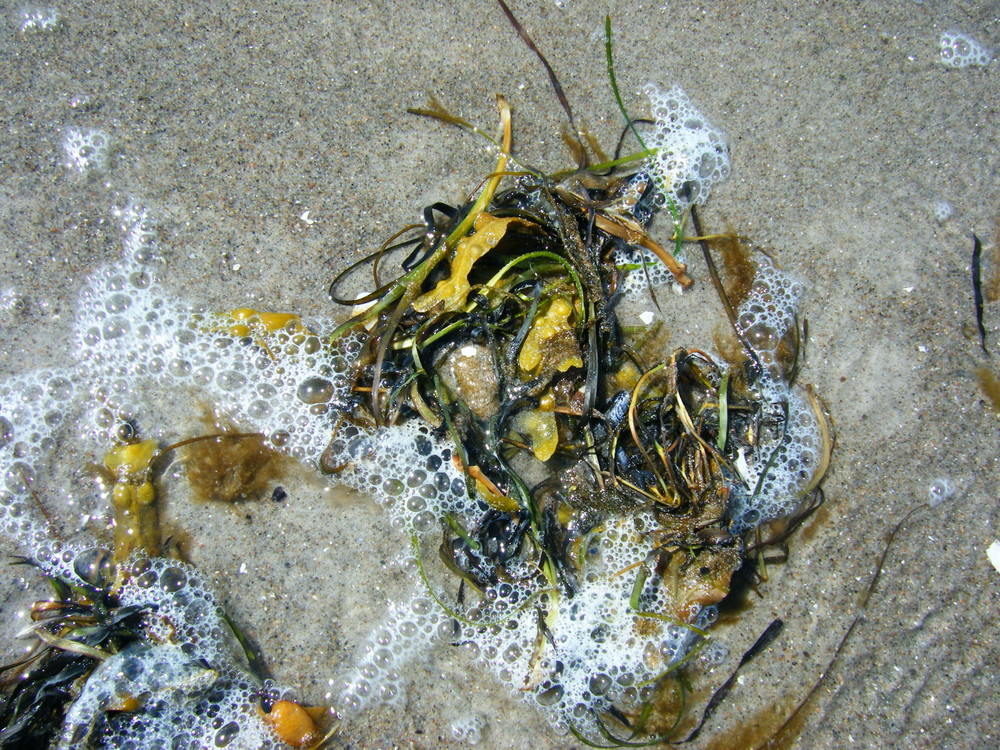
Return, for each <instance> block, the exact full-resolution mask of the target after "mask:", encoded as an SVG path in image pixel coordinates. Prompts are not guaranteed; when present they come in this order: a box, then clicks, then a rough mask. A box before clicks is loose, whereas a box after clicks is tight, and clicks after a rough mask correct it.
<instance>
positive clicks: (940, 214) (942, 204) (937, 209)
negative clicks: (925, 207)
mask: <svg viewBox="0 0 1000 750" xmlns="http://www.w3.org/2000/svg"><path fill="white" fill-rule="evenodd" d="M954 213H955V207H954V206H953V205H951V204H950V203H949V202H948V201H946V200H938V201H934V203H933V204H932V205H931V214H932V215H933V216H934V221H936V222H937V223H938V224H944V223H945V222H946V221H948V219H950V218H951V217H952V216H953V215H954Z"/></svg>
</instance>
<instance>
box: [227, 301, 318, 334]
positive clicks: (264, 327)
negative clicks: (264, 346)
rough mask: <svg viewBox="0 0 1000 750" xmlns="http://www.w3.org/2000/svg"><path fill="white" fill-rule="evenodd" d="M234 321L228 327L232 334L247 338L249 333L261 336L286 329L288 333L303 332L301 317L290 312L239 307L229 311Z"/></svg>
mask: <svg viewBox="0 0 1000 750" xmlns="http://www.w3.org/2000/svg"><path fill="white" fill-rule="evenodd" d="M229 317H230V318H232V319H233V320H234V321H236V322H235V323H233V324H232V325H230V326H229V327H228V330H229V332H230V333H231V334H233V335H234V336H238V337H239V338H241V339H242V338H247V337H248V336H251V335H256V336H263V335H266V334H269V333H277V332H278V331H284V330H287V331H288V332H289V333H305V332H307V331H306V327H305V326H304V325H302V319H301V318H300V317H299V316H298V315H294V314H292V313H275V312H259V311H257V310H251V309H250V308H249V307H241V308H238V309H236V310H232V311H231V312H230V313H229Z"/></svg>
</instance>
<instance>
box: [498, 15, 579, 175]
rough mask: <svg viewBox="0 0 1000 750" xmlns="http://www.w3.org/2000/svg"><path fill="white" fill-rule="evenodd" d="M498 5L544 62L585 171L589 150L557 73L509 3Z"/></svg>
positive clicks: (529, 46)
mask: <svg viewBox="0 0 1000 750" xmlns="http://www.w3.org/2000/svg"><path fill="white" fill-rule="evenodd" d="M497 3H499V5H500V9H501V10H502V11H503V12H504V15H505V16H507V20H508V21H510V25H511V26H513V27H514V31H516V32H517V35H518V36H519V37H521V40H522V41H523V42H524V43H525V44H526V45H528V49H530V50H531V51H532V52H534V53H535V56H536V57H537V58H538V59H539V60H541V61H542V65H543V66H545V73H546V74H547V75H548V77H549V83H551V84H552V89H553V90H554V91H555V92H556V98H558V99H559V104H561V105H562V108H563V110H564V111H565V112H566V117H567V119H568V120H569V125H570V127H571V128H573V137H574V138H576V140H577V142H578V143H579V144H580V160H581V162H582V163H581V164H579V167H580V168H581V169H584V168H585V167H587V166H589V164H588V159H587V150H586V148H584V146H583V141H582V140H580V129H579V128H578V127H577V126H576V120H574V119H573V110H572V109H571V108H570V106H569V99H567V98H566V93H565V92H564V91H563V87H562V84H561V83H559V79H558V78H557V77H556V72H555V71H554V70H553V69H552V66H551V65H549V61H548V60H546V59H545V55H543V54H542V51H541V50H540V49H538V47H537V46H536V45H535V43H534V42H533V41H532V39H531V37H530V36H529V35H528V32H527V31H526V30H525V28H524V26H522V25H521V22H520V21H518V20H517V16H515V15H514V13H513V12H512V11H511V9H510V8H508V7H507V3H505V2H504V1H503V0H497Z"/></svg>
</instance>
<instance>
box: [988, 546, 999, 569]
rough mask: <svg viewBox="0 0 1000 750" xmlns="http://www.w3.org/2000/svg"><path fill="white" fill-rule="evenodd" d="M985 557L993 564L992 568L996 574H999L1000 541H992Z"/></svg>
mask: <svg viewBox="0 0 1000 750" xmlns="http://www.w3.org/2000/svg"><path fill="white" fill-rule="evenodd" d="M986 556H987V557H988V558H989V559H990V562H991V563H993V567H994V568H996V569H997V573H1000V539H995V540H994V541H993V544H991V545H990V546H989V548H988V549H987V550H986Z"/></svg>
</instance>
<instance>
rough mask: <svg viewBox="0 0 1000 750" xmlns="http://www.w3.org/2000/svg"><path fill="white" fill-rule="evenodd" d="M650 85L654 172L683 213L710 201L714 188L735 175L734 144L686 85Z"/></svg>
mask: <svg viewBox="0 0 1000 750" xmlns="http://www.w3.org/2000/svg"><path fill="white" fill-rule="evenodd" d="M645 90H646V95H647V96H648V97H649V102H650V105H651V107H652V112H653V118H654V120H655V121H656V122H655V124H654V125H653V132H652V134H651V135H650V136H649V137H648V139H647V141H646V145H647V146H648V147H649V148H650V149H655V150H656V155H655V156H653V158H652V167H653V173H654V175H655V176H656V178H657V180H658V183H659V186H660V190H661V192H662V193H663V195H664V197H665V199H666V200H669V201H671V202H673V204H674V206H675V207H676V209H677V211H678V212H683V210H684V209H685V208H687V207H688V206H689V205H691V204H701V203H704V202H705V201H706V200H708V196H709V193H711V191H712V187H713V186H714V185H715V184H716V183H718V182H720V181H721V180H724V179H725V178H726V177H727V176H728V175H729V147H728V146H727V145H726V140H725V137H724V136H723V134H722V131H721V130H719V129H718V128H716V127H715V126H713V125H712V124H711V123H710V122H709V121H708V118H706V117H705V116H704V115H703V114H701V112H699V111H698V110H697V109H696V108H695V107H694V105H693V104H691V100H690V99H689V98H688V95H687V94H685V93H684V90H683V89H681V88H680V87H678V86H674V87H673V88H671V89H669V90H667V91H660V89H658V88H657V87H656V86H653V85H652V84H650V85H648V86H646V89H645Z"/></svg>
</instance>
